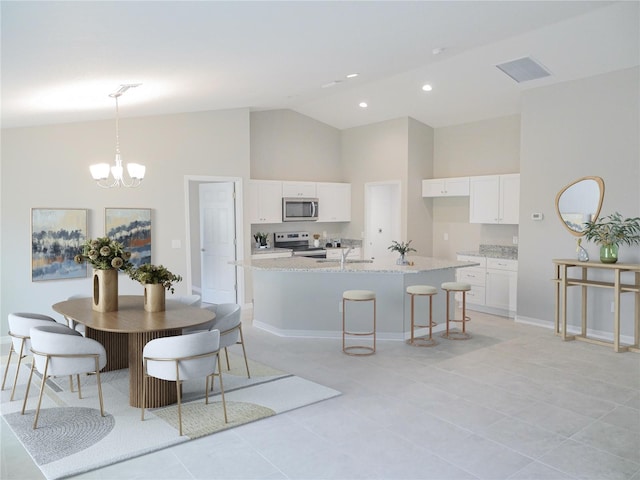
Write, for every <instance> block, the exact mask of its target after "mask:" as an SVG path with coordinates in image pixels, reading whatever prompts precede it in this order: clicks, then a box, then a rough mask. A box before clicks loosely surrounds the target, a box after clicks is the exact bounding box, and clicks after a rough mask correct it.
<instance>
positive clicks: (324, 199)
mask: <svg viewBox="0 0 640 480" xmlns="http://www.w3.org/2000/svg"><path fill="white" fill-rule="evenodd" d="M316 188H317V194H318V221H319V222H350V221H351V184H350V183H317V184H316Z"/></svg>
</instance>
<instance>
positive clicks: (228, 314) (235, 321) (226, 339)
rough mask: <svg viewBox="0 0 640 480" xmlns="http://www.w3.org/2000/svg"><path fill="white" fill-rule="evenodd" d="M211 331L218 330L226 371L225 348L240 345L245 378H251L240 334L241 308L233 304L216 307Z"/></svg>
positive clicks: (226, 354) (228, 367)
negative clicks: (245, 370)
mask: <svg viewBox="0 0 640 480" xmlns="http://www.w3.org/2000/svg"><path fill="white" fill-rule="evenodd" d="M211 329H216V330H220V349H223V348H224V355H225V357H226V360H227V370H231V366H230V364H229V352H228V350H227V348H228V347H231V346H232V345H241V346H242V353H243V355H244V365H245V367H246V369H247V378H251V373H250V372H249V361H248V360H247V350H246V348H245V345H244V335H243V334H242V308H241V306H240V305H238V304H235V303H221V304H219V305H217V306H216V318H214V319H213V324H212V325H211Z"/></svg>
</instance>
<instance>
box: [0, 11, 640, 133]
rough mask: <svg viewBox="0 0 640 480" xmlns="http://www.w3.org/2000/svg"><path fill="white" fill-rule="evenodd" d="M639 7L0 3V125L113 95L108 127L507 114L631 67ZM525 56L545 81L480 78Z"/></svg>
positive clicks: (106, 112)
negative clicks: (536, 93) (536, 98)
mask: <svg viewBox="0 0 640 480" xmlns="http://www.w3.org/2000/svg"><path fill="white" fill-rule="evenodd" d="M639 5H640V4H639V2H638V1H621V2H611V1H411V2H405V1H356V2H350V1H340V2H336V1H323V2H315V1H293V2H272V1H260V2H249V1H233V2H219V1H194V2H191V1H158V2H156V1H140V2H135V1H117V2H101V1H97V2H93V1H87V2H57V1H51V2H31V1H4V0H3V1H2V2H1V15H2V17H1V22H2V32H1V35H2V38H1V39H2V46H1V48H2V50H1V53H2V59H1V62H2V64H1V66H2V87H1V88H2V90H1V94H2V127H3V128H6V127H16V126H30V125H43V124H54V123H64V122H78V121H87V120H97V119H106V118H112V117H113V109H114V102H113V99H112V98H109V96H108V95H109V94H110V93H113V92H115V91H116V90H118V88H119V86H120V85H121V84H128V83H142V85H141V86H140V87H138V88H135V89H132V90H129V91H128V92H127V93H126V94H125V95H123V96H122V97H121V98H120V100H119V102H120V114H121V116H145V115H157V114H166V113H178V112H192V111H204V110H221V109H231V108H250V109H252V110H271V109H281V108H288V109H292V110H295V111H297V112H300V113H302V114H305V115H308V116H310V117H312V118H315V119H317V120H319V121H322V122H325V123H327V124H329V125H332V126H335V127H337V128H340V129H344V128H349V127H353V126H358V125H363V124H368V123H373V122H377V121H382V120H387V119H390V118H397V117H402V116H410V117H413V118H415V119H417V120H419V121H421V122H423V123H426V124H428V125H431V126H433V127H439V126H445V125H451V124H458V123H464V122H469V121H476V120H481V119H485V118H493V117H498V116H503V115H510V114H515V113H518V112H519V104H520V98H521V94H522V92H523V90H525V89H528V88H537V87H542V86H546V85H550V84H553V83H556V82H564V81H569V80H574V79H578V78H583V77H589V76H593V75H598V74H601V73H605V72H609V71H614V70H619V69H624V68H629V67H633V66H636V65H638V64H639V63H640V53H639V45H640V37H639V28H640V20H639V8H638V7H639ZM528 56H530V57H532V58H533V59H534V60H536V61H537V62H539V63H540V64H541V65H543V66H544V67H545V68H546V69H547V70H548V71H549V72H550V73H551V75H550V76H548V77H546V78H543V79H538V80H531V81H528V82H523V83H517V82H515V81H514V80H513V79H511V78H510V77H508V76H507V75H505V74H504V73H502V72H501V71H500V70H499V69H498V68H496V66H495V65H497V64H500V63H503V62H507V61H510V60H514V59H518V58H522V57H528ZM352 73H357V74H358V76H357V77H355V78H347V75H349V74H352ZM425 83H428V84H430V85H431V86H432V90H431V91H430V92H425V91H423V90H422V88H421V87H422V86H423V85H424V84H425ZM361 102H366V103H367V104H368V107H367V108H361V107H359V103H361Z"/></svg>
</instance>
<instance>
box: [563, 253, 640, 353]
mask: <svg viewBox="0 0 640 480" xmlns="http://www.w3.org/2000/svg"><path fill="white" fill-rule="evenodd" d="M553 263H554V265H555V278H554V279H553V280H554V282H555V284H556V308H555V333H556V335H561V336H562V340H565V341H566V340H574V339H575V340H581V341H585V342H590V343H596V344H599V345H608V346H610V345H611V344H612V342H607V341H604V340H599V339H595V338H590V337H588V336H587V290H588V288H590V287H595V288H609V289H611V290H613V349H614V351H616V352H624V351H627V350H631V351H634V352H640V345H639V343H640V265H634V264H625V263H600V262H580V261H578V260H575V259H554V260H553ZM570 268H571V269H579V270H578V275H577V276H575V277H573V276H572V277H570V276H569V269H570ZM589 270H605V271H610V272H612V273H613V281H610V282H606V281H599V280H590V279H589ZM572 273H573V272H572ZM623 273H624V274H626V275H628V276H630V277H632V279H633V280H632V282H633V283H622V274H623ZM573 286H579V287H580V290H581V300H582V312H581V313H582V317H581V318H582V324H581V331H580V334H578V335H567V290H568V288H569V287H573ZM623 293H632V294H633V295H634V318H633V333H634V343H633V345H630V346H627V345H620V295H621V294H623Z"/></svg>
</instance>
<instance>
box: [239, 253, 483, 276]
mask: <svg viewBox="0 0 640 480" xmlns="http://www.w3.org/2000/svg"><path fill="white" fill-rule="evenodd" d="M318 260H320V259H317V258H308V257H287V258H270V259H256V260H251V261H244V262H232V263H233V264H234V265H239V266H241V267H245V268H249V269H253V270H269V271H282V272H328V273H339V272H347V273H395V274H406V273H423V272H431V271H434V270H445V269H450V268H462V267H472V266H475V265H478V263H475V262H460V261H457V260H447V259H443V258H433V257H420V256H408V257H407V260H408V261H409V262H413V265H396V263H395V262H396V259H395V258H385V259H378V260H374V261H372V262H371V263H369V262H366V261H362V260H356V261H351V262H350V261H349V260H348V259H347V262H346V263H345V264H344V266H341V265H340V261H339V260H336V261H326V260H324V261H318Z"/></svg>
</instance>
